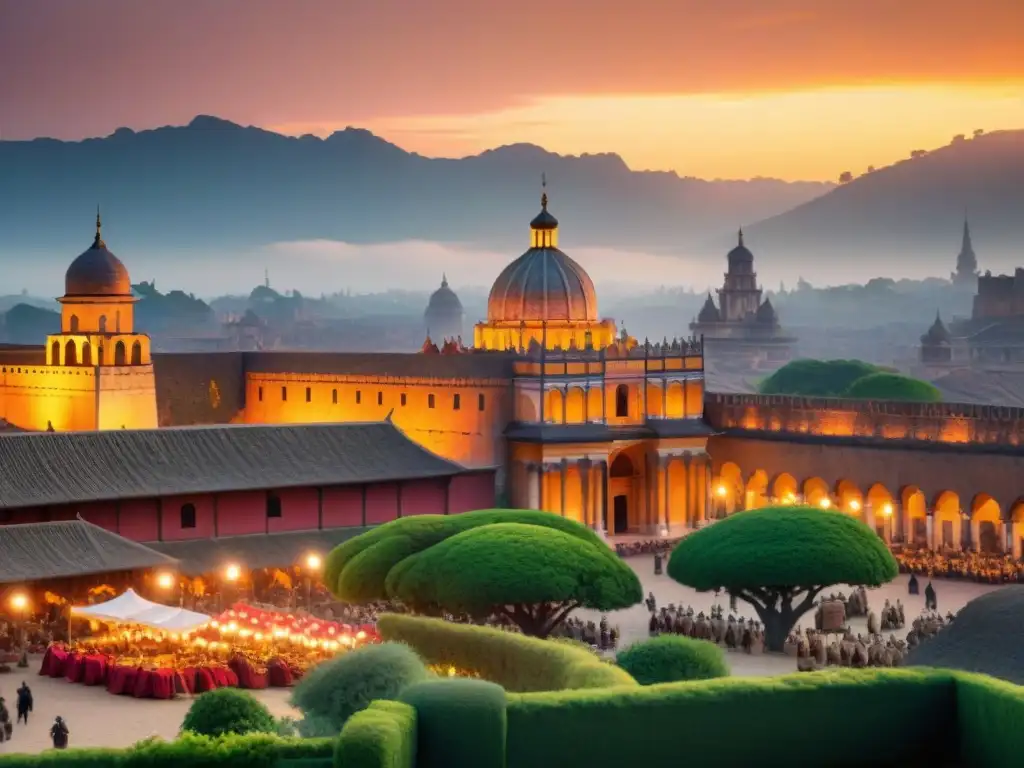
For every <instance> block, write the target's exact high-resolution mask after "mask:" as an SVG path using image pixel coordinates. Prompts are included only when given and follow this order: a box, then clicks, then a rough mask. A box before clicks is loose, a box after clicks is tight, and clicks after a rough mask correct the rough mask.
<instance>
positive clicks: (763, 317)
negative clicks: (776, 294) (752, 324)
mask: <svg viewBox="0 0 1024 768" xmlns="http://www.w3.org/2000/svg"><path fill="white" fill-rule="evenodd" d="M757 322H759V323H761V324H762V325H775V323H777V322H778V316H777V315H776V314H775V307H773V306H772V300H771V299H769V298H765V300H764V301H763V302H761V306H759V307H758V308H757Z"/></svg>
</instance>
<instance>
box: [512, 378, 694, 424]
mask: <svg viewBox="0 0 1024 768" xmlns="http://www.w3.org/2000/svg"><path fill="white" fill-rule="evenodd" d="M644 386H645V385H644V384H625V383H623V384H617V385H616V386H615V388H614V390H613V391H612V390H610V389H609V390H606V389H605V387H604V386H603V385H600V386H593V387H583V386H579V385H570V386H568V387H565V388H556V387H552V388H550V389H548V390H546V391H545V393H544V421H545V422H549V423H555V424H582V423H586V422H588V421H597V420H599V419H600V420H604V419H608V418H615V419H634V420H642V419H645V418H655V419H660V418H669V419H681V418H686V417H687V416H692V415H699V408H700V407H701V405H700V404H701V398H702V393H701V391H700V383H699V382H696V381H692V382H686V383H685V384H684V383H683V382H680V381H672V382H668V383H667V385H664V386H663V385H662V384H657V383H653V382H650V381H648V382H647V383H646V393H645V391H644ZM687 388H689V390H690V391H687ZM606 391H607V392H608V395H606V394H605V393H606ZM606 397H608V399H607V401H606V400H605V398H606ZM695 409H697V410H695ZM691 411H693V413H691ZM518 418H519V420H521V421H536V420H537V417H536V416H533V418H529V415H524V414H519V415H518Z"/></svg>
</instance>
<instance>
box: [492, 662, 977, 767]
mask: <svg viewBox="0 0 1024 768" xmlns="http://www.w3.org/2000/svg"><path fill="white" fill-rule="evenodd" d="M955 697H956V685H955V682H954V679H953V676H952V675H951V674H950V673H948V672H936V671H934V670H926V671H921V670H900V669H886V670H842V671H834V672H833V671H826V672H818V673H815V674H804V675H790V676H787V677H780V678H764V679H739V678H725V679H720V680H706V681H701V682H692V683H669V684H665V685H653V686H648V687H644V688H638V689H635V690H628V689H619V690H615V691H608V690H605V691H596V690H590V691H560V692H555V693H526V694H518V695H517V694H510V695H509V697H508V711H507V718H508V754H507V762H506V765H507V768H561V767H562V766H567V765H585V766H593V767H594V768H614V766H625V765H637V766H643V765H664V764H665V760H666V750H667V751H668V753H669V754H674V755H678V757H679V760H680V761H682V760H686V761H690V760H692V759H693V758H694V756H696V755H703V756H706V758H707V759H709V760H711V761H712V762H713V763H714V764H715V765H716V766H723V767H725V766H752V765H756V766H758V768H766V767H767V766H786V767H787V768H792V766H794V765H807V766H815V765H818V766H835V767H838V766H868V765H871V766H876V765H895V764H899V763H900V762H903V763H904V764H908V765H928V764H932V765H946V764H948V763H946V762H944V761H943V760H942V759H941V758H942V757H943V756H946V755H948V754H949V753H950V751H951V750H952V752H953V753H954V754H955V753H956V738H955V733H956V698H955ZM666 739H668V740H670V741H671V742H672V743H671V744H669V743H667V741H666ZM972 764H973V763H972Z"/></svg>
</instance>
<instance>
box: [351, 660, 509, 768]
mask: <svg viewBox="0 0 1024 768" xmlns="http://www.w3.org/2000/svg"><path fill="white" fill-rule="evenodd" d="M402 701H404V702H405V703H406V704H409V705H410V706H412V707H413V708H414V709H415V710H416V722H417V727H418V733H419V738H418V741H417V747H416V766H417V768H451V767H452V766H460V765H464V766H472V767H473V768H505V733H506V723H505V691H504V690H502V688H501V686H499V685H495V684H494V683H488V682H486V681H484V680H466V679H451V680H431V681H429V682H426V683H417V684H416V685H410V686H409V687H408V688H406V689H405V691H404V692H403V693H402ZM454 723H458V726H457V727H452V725H453V724H454ZM339 768H344V766H341V767H339Z"/></svg>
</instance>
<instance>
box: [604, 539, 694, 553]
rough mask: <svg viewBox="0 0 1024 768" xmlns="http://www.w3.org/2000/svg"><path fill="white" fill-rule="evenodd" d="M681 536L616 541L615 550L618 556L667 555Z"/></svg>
mask: <svg viewBox="0 0 1024 768" xmlns="http://www.w3.org/2000/svg"><path fill="white" fill-rule="evenodd" d="M680 541H682V538H681V537H679V538H675V539H647V540H644V541H629V542H616V544H615V552H616V554H617V555H618V556H619V557H637V556H638V555H667V554H668V553H669V552H671V551H672V550H673V549H675V548H676V544H678V543H679V542H680Z"/></svg>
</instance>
